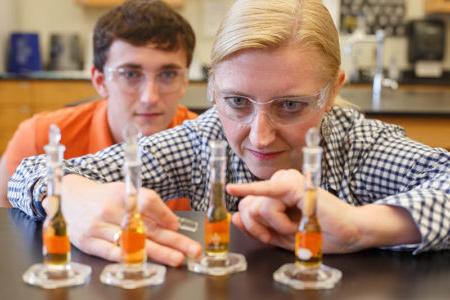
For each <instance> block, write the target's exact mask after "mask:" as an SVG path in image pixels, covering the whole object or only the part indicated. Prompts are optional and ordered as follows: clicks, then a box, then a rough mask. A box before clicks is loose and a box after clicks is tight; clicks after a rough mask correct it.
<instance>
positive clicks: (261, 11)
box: [9, 0, 450, 265]
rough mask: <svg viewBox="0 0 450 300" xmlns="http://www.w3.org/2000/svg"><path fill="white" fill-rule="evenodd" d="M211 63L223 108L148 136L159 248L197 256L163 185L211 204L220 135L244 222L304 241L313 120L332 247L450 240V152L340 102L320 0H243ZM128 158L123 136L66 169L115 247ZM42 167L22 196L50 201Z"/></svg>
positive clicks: (13, 191) (168, 255)
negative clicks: (211, 163) (306, 153)
mask: <svg viewBox="0 0 450 300" xmlns="http://www.w3.org/2000/svg"><path fill="white" fill-rule="evenodd" d="M210 75H211V76H210V81H209V83H208V95H209V97H210V99H211V100H212V101H213V102H214V104H215V105H214V107H213V108H212V109H210V110H209V111H207V112H206V113H205V114H203V115H202V116H200V117H199V118H198V119H197V120H193V121H188V122H185V123H184V124H183V125H182V126H180V127H177V128H174V129H171V130H167V131H165V132H162V133H160V134H157V135H154V136H151V137H145V138H143V139H142V140H141V145H142V147H143V155H142V162H143V169H142V174H143V185H144V186H145V187H147V188H149V189H152V190H149V189H143V191H142V195H141V200H142V211H143V214H144V215H145V216H147V222H148V223H149V224H150V225H151V228H152V230H150V233H149V238H150V239H149V243H152V246H153V248H152V249H151V250H149V251H148V253H149V255H150V256H151V257H152V258H154V259H157V260H160V261H163V262H165V263H168V264H171V265H177V264H179V263H181V261H182V259H183V256H184V255H190V256H195V255H198V253H199V245H198V244H196V243H194V242H193V241H191V240H188V239H187V238H185V237H183V240H181V237H180V236H179V234H178V233H176V232H174V231H172V229H176V228H177V223H176V219H175V217H174V216H173V214H172V213H171V212H170V211H168V210H167V209H166V208H164V206H163V205H161V203H162V202H161V201H160V198H159V196H160V197H161V198H163V199H169V198H174V197H187V198H189V199H191V206H192V208H193V209H195V210H203V211H204V210H206V208H207V205H208V198H209V194H210V191H209V190H208V187H209V179H210V178H209V171H208V158H209V155H210V154H209V148H208V142H209V141H210V140H213V139H225V140H227V141H228V144H229V146H230V147H229V149H228V166H227V182H229V183H248V184H239V185H235V184H231V185H229V186H228V188H227V191H228V192H229V195H227V199H226V201H227V206H228V208H229V209H230V210H232V211H237V210H239V212H238V213H237V214H235V215H234V216H233V222H234V223H235V224H236V225H238V226H239V227H240V228H242V229H243V230H245V231H247V232H248V233H249V234H251V235H252V236H254V237H256V238H258V239H261V240H262V241H264V242H270V243H273V244H276V245H279V246H282V247H285V248H292V247H293V239H292V237H293V232H294V231H295V229H296V225H295V224H296V221H297V220H298V216H299V214H300V210H299V209H298V207H301V202H302V189H303V183H302V181H303V175H302V174H301V173H300V171H299V170H300V168H301V165H302V158H301V150H302V147H303V146H304V145H305V142H304V136H305V133H306V131H307V130H308V129H309V128H310V127H319V128H320V130H321V135H322V140H323V143H322V147H323V148H324V155H323V164H322V183H321V187H322V188H321V189H320V191H319V196H320V199H319V202H318V215H319V219H320V221H321V224H322V229H323V231H324V233H325V247H324V251H325V252H326V253H332V252H334V253H342V252H351V251H357V250H359V249H363V248H369V247H382V246H391V247H398V246H399V247H403V248H405V247H406V248H408V247H411V248H412V249H415V251H416V252H419V251H425V250H431V249H444V248H450V246H449V243H448V237H449V236H448V235H449V231H450V230H449V226H450V225H449V224H448V222H446V221H445V220H444V218H445V215H447V216H448V215H449V214H450V207H449V203H450V202H449V201H448V200H449V197H450V196H449V194H450V187H449V182H450V178H449V176H450V175H449V174H450V172H449V171H450V155H449V153H448V152H446V151H444V150H442V149H432V148H430V147H427V146H425V145H421V144H419V143H416V142H414V141H411V140H409V139H407V138H406V137H405V136H404V132H403V131H402V130H401V129H400V128H398V127H396V126H391V125H387V124H384V123H381V122H379V121H371V120H366V119H365V118H364V117H363V116H362V115H361V114H359V113H358V112H356V111H354V110H352V109H346V108H342V107H340V106H339V105H337V104H336V103H334V99H335V97H336V95H337V94H338V92H339V89H340V87H341V86H342V84H343V82H344V79H345V75H344V73H343V72H342V71H340V52H339V40H338V33H337V31H336V28H335V27H334V25H333V22H332V20H331V17H330V15H329V13H328V11H327V10H326V9H325V7H324V6H323V5H322V4H321V1H318V0H303V1H301V0H278V1H266V0H238V1H236V2H235V4H234V5H233V6H232V8H231V10H230V12H229V13H228V15H227V16H226V18H225V20H224V21H223V23H222V25H221V28H220V29H219V32H218V35H217V37H216V41H215V43H214V46H213V51H212V68H211V74H210ZM122 165H123V151H122V148H121V146H120V145H118V146H113V147H111V148H108V149H106V150H104V151H101V152H99V153H97V154H95V155H90V156H85V157H81V158H78V159H73V160H70V161H67V162H66V171H67V172H70V173H72V174H78V175H69V176H66V177H65V202H64V203H65V204H64V207H63V208H64V209H65V212H66V217H67V218H68V219H69V223H70V221H71V220H72V222H73V223H74V224H77V225H78V226H77V231H76V232H78V233H75V231H74V234H72V242H73V243H74V244H75V245H77V246H78V247H79V248H80V249H82V250H84V251H87V252H89V253H92V254H96V255H99V256H102V257H105V258H109V259H114V260H115V259H118V256H117V255H118V254H117V255H116V254H115V253H118V252H117V251H118V250H117V249H116V248H117V247H116V246H115V245H114V244H113V236H114V233H115V232H116V231H117V230H118V229H119V227H118V224H119V222H120V216H121V215H122V213H123V209H122V208H121V206H120V205H119V203H120V202H121V194H120V191H122V190H123V184H122V183H120V182H115V181H120V180H122V179H123V178H122V173H121V170H120V167H121V166H122ZM43 174H44V163H43V158H39V157H34V158H30V159H28V160H25V161H24V162H22V164H21V166H20V167H19V168H18V170H17V172H16V174H15V175H14V177H13V178H12V180H11V181H10V187H9V198H10V199H11V201H12V202H13V203H14V205H15V206H17V207H20V208H21V209H22V210H24V211H26V212H27V213H29V214H34V215H37V216H43V215H44V214H45V212H44V211H42V210H40V202H39V201H40V199H42V198H43V197H45V194H46V185H45V180H43V178H42V177H43ZM80 175H82V176H83V177H85V178H83V177H80ZM261 180H264V181H261ZM258 181H259V182H258ZM112 182H115V183H112ZM104 183H106V184H104ZM155 192H156V193H155ZM242 197H243V198H242ZM44 206H45V202H44ZM380 221H381V222H380ZM86 224H89V226H88V225H86ZM93 241H95V242H93ZM174 241H176V242H174ZM155 249H157V250H158V251H160V252H159V256H158V257H155V254H154V252H153V251H152V250H155ZM114 251H116V252H114ZM111 253H114V254H111Z"/></svg>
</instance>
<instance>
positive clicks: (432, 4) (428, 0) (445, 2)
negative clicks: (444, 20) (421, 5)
mask: <svg viewBox="0 0 450 300" xmlns="http://www.w3.org/2000/svg"><path fill="white" fill-rule="evenodd" d="M425 12H426V13H428V14H433V13H444V14H450V0H425Z"/></svg>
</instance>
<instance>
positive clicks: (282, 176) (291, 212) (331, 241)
mask: <svg viewBox="0 0 450 300" xmlns="http://www.w3.org/2000/svg"><path fill="white" fill-rule="evenodd" d="M227 192H228V193H229V194H231V195H235V196H243V197H244V198H243V199H242V200H241V202H240V203H239V212H238V213H235V214H234V215H233V219H232V221H233V223H234V224H235V225H236V226H237V227H239V228H240V229H242V230H243V231H245V232H247V233H248V234H249V235H251V236H253V237H255V238H256V239H259V240H261V241H263V242H265V243H271V244H274V245H277V246H280V247H283V248H286V249H291V250H292V249H293V248H294V234H295V232H296V231H297V228H298V222H299V219H300V216H301V207H302V203H303V196H304V176H303V175H302V174H301V173H300V172H298V171H296V170H280V171H277V172H276V173H274V174H273V176H272V177H271V178H270V179H269V180H266V181H260V182H254V183H249V184H229V185H227ZM355 209H356V208H355V207H353V206H351V205H349V204H347V203H345V202H343V201H341V200H340V199H338V198H337V197H335V196H334V195H332V194H330V193H328V192H327V191H325V190H322V189H318V201H317V216H318V218H319V222H320V224H321V227H322V234H323V237H324V249H323V250H324V252H326V253H343V252H350V251H355V250H357V249H359V248H358V247H359V246H358V243H357V242H358V237H359V231H358V228H357V226H355V225H354V223H352V214H353V213H356V211H355Z"/></svg>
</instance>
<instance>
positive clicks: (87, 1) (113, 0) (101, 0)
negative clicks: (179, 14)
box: [76, 0, 185, 8]
mask: <svg viewBox="0 0 450 300" xmlns="http://www.w3.org/2000/svg"><path fill="white" fill-rule="evenodd" d="M76 1H77V2H78V3H79V4H81V5H84V6H86V7H112V6H116V5H120V4H122V3H123V2H124V1H125V0H76ZM163 1H164V2H166V3H167V4H169V5H170V6H172V7H173V8H181V7H183V5H184V3H185V0H163Z"/></svg>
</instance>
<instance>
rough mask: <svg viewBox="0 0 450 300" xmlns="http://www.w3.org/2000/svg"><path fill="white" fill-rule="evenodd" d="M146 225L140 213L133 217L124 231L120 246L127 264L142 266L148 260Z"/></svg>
mask: <svg viewBox="0 0 450 300" xmlns="http://www.w3.org/2000/svg"><path fill="white" fill-rule="evenodd" d="M144 228H145V227H144V223H143V221H142V219H141V217H140V215H139V214H138V213H135V214H133V215H132V216H131V218H130V219H129V220H127V222H126V226H125V228H124V229H123V230H122V235H121V238H120V244H121V247H122V259H123V262H124V263H125V264H141V263H144V262H145V261H146V259H147V254H146V252H145V239H146V237H145V230H144Z"/></svg>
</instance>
